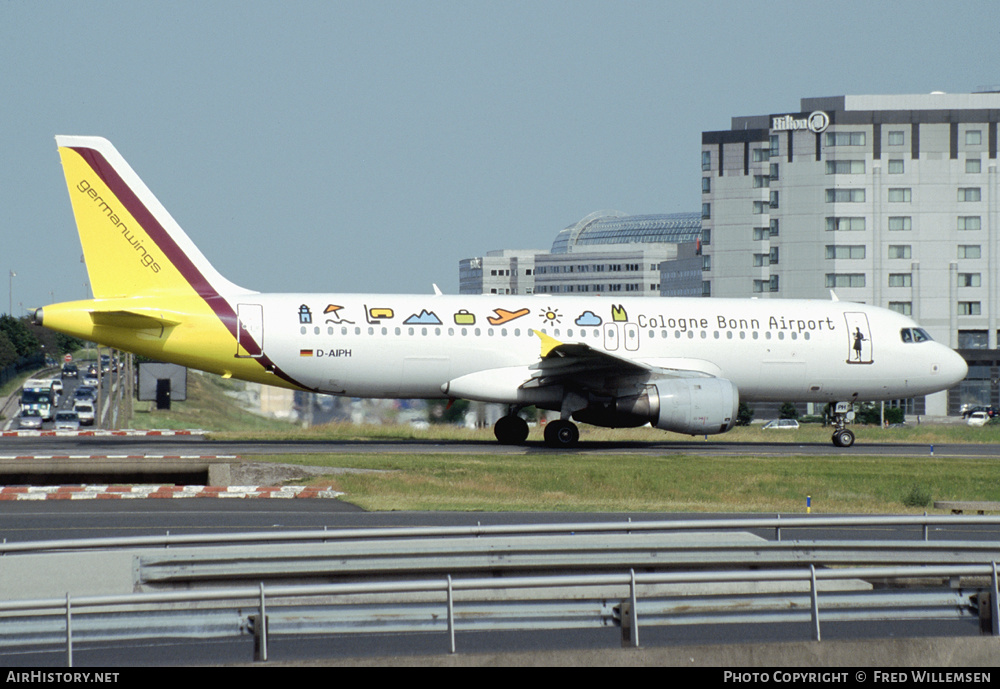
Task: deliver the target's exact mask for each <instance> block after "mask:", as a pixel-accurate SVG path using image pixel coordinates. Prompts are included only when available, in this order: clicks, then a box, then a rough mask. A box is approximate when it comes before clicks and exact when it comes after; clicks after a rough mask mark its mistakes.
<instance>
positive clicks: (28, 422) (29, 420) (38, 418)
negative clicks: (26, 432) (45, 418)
mask: <svg viewBox="0 0 1000 689" xmlns="http://www.w3.org/2000/svg"><path fill="white" fill-rule="evenodd" d="M17 427H18V428H37V429H39V430H40V429H41V428H42V412H40V411H38V410H37V409H25V410H24V411H22V412H21V415H20V416H18V417H17Z"/></svg>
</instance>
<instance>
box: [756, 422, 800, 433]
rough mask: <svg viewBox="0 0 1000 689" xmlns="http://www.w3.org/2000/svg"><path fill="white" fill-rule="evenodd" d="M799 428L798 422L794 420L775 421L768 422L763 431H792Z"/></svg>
mask: <svg viewBox="0 0 1000 689" xmlns="http://www.w3.org/2000/svg"><path fill="white" fill-rule="evenodd" d="M798 427H799V422H798V421H796V420H795V419H775V420H774V421H768V422H767V424H766V425H765V426H764V429H765V430H767V429H771V430H773V429H775V428H777V429H779V430H782V431H793V430H795V429H796V428H798Z"/></svg>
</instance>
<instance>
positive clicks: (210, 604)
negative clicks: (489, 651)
mask: <svg viewBox="0 0 1000 689" xmlns="http://www.w3.org/2000/svg"><path fill="white" fill-rule="evenodd" d="M859 578H864V579H871V578H879V579H891V580H893V581H894V582H896V583H897V584H899V583H902V582H906V581H909V580H917V581H920V582H924V584H925V586H924V587H923V588H920V589H908V588H889V589H885V590H868V591H836V592H824V593H820V591H819V586H818V583H819V582H820V581H827V582H831V581H848V580H856V579H859ZM934 578H939V579H941V580H946V581H953V580H955V579H958V578H979V579H982V581H983V584H982V585H980V586H977V587H972V588H965V589H961V588H957V589H956V588H952V587H951V586H949V585H943V586H938V587H936V588H933V587H927V586H926V582H927V581H928V580H929V579H934ZM747 582H755V583H770V584H777V583H782V582H784V583H798V584H803V585H805V586H807V589H806V590H803V591H801V592H789V591H775V592H772V593H768V594H755V595H752V596H751V595H748V594H746V593H737V592H733V591H732V590H730V589H728V588H726V587H725V585H732V584H736V583H747ZM987 582H988V583H987ZM692 586H695V587H700V589H696V590H692V589H691V587H692ZM711 587H715V588H714V590H713V589H712V588H711ZM997 595H998V589H997V567H996V563H990V564H988V565H966V566H944V567H883V568H845V569H836V570H821V569H817V568H816V567H815V566H812V565H810V566H809V567H807V568H806V567H803V568H798V569H781V570H766V571H757V572H752V571H749V572H748V571H744V572H732V571H704V572H673V573H646V572H636V571H635V570H634V569H632V570H629V571H628V572H625V573H619V574H601V575H576V576H566V575H555V576H542V577H511V578H502V579H497V578H495V577H488V578H471V579H453V578H452V577H450V576H449V577H445V578H442V579H437V580H419V581H395V582H377V583H349V584H328V585H322V586H276V587H265V585H264V584H260V585H259V586H257V587H240V588H223V589H213V590H208V591H184V592H175V593H151V594H140V595H127V596H80V597H77V598H75V599H74V598H71V597H70V596H68V595H67V596H66V598H65V599H48V600H35V601H8V602H0V646H7V647H10V646H51V645H56V644H58V645H64V646H65V652H66V661H67V665H68V666H72V664H73V645H74V643H83V642H88V643H96V642H114V641H119V640H122V639H154V638H161V637H175V638H184V637H187V638H219V637H232V636H238V635H252V636H253V638H254V659H255V660H262V661H266V660H267V644H268V639H269V638H270V637H272V636H274V635H297V634H338V633H348V632H350V633H364V632H378V633H383V634H384V633H404V632H425V633H439V634H442V635H444V634H447V638H448V645H449V648H450V651H451V653H455V652H456V644H455V634H456V631H470V630H492V631H501V630H526V629H574V628H587V627H607V626H617V627H619V628H620V629H621V630H622V646H633V647H637V646H639V634H640V625H643V626H652V625H697V624H706V623H712V624H724V623H739V624H753V623H777V622H810V623H811V629H812V638H813V639H814V640H816V641H819V640H821V633H820V632H821V626H820V625H821V621H824V622H831V621H844V620H849V621H876V620H928V619H939V620H953V619H969V618H978V619H979V620H980V627H981V629H982V630H983V631H985V632H988V633H992V634H994V635H996V634H998V626H997V621H998V619H1000V611H998V608H997V600H998V597H997Z"/></svg>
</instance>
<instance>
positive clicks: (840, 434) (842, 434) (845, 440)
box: [833, 428, 854, 447]
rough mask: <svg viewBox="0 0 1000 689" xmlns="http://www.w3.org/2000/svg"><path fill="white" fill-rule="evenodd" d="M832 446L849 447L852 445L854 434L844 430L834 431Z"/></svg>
mask: <svg viewBox="0 0 1000 689" xmlns="http://www.w3.org/2000/svg"><path fill="white" fill-rule="evenodd" d="M833 444H834V445H836V446H837V447H850V446H851V445H853V444H854V433H852V432H851V431H849V430H847V429H846V428H842V429H839V430H836V431H834V432H833Z"/></svg>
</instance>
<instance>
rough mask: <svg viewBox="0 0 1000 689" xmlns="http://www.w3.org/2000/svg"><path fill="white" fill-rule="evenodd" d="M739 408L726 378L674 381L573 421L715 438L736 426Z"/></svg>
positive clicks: (584, 413)
mask: <svg viewBox="0 0 1000 689" xmlns="http://www.w3.org/2000/svg"><path fill="white" fill-rule="evenodd" d="M739 406H740V395H739V391H738V390H737V389H736V386H735V385H734V384H733V383H732V381H729V380H726V379H725V378H671V379H664V380H657V381H655V382H654V383H651V384H649V385H647V386H646V389H645V390H644V391H643V392H642V393H640V394H638V395H630V396H628V397H619V398H617V399H615V400H614V401H612V402H610V403H608V404H598V405H591V406H589V407H587V408H586V409H581V410H580V411H578V412H576V413H574V414H573V418H574V419H576V420H577V421H581V422H583V423H589V424H593V425H595V426H608V427H611V428H623V427H631V426H642V425H644V424H647V423H651V424H652V425H654V426H656V427H657V428H661V429H663V430H665V431H673V432H675V433H686V434H688V435H714V434H716V433H725V432H726V431H728V430H730V429H731V428H732V427H733V425H735V423H736V414H737V411H738V410H739Z"/></svg>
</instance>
